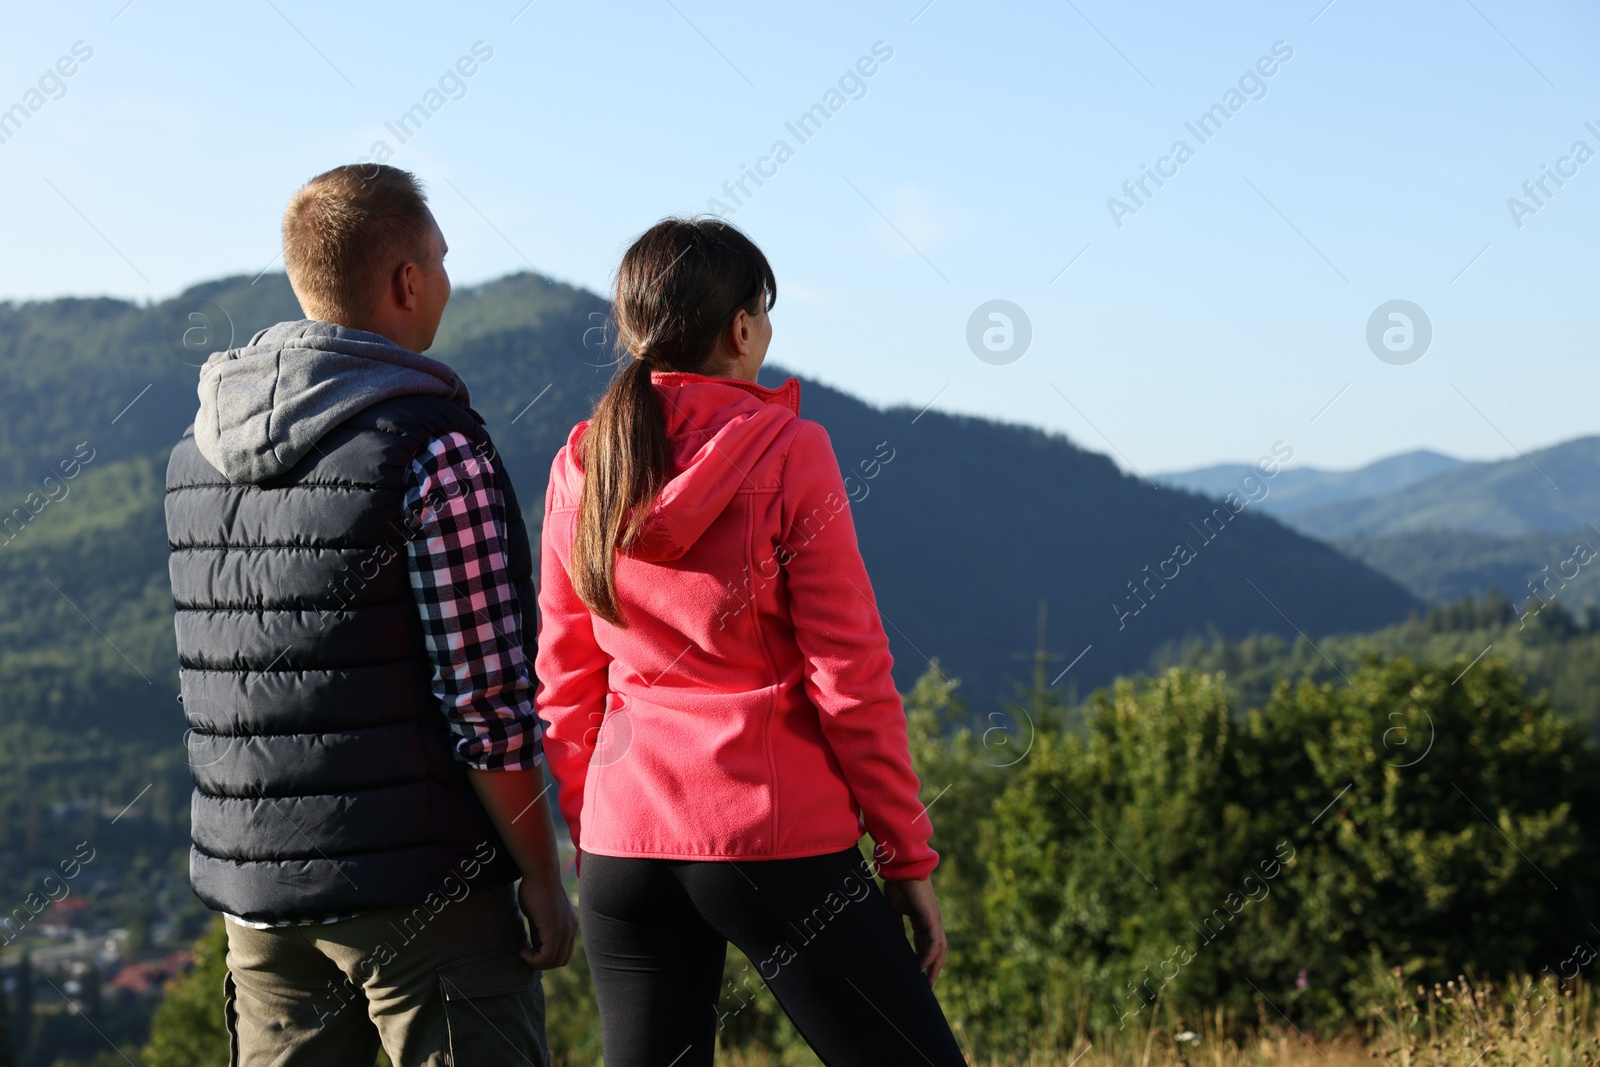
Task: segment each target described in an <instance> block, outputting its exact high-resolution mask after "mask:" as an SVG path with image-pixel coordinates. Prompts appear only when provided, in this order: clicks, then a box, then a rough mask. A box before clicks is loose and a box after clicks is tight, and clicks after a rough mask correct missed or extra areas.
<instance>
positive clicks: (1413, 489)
mask: <svg viewBox="0 0 1600 1067" xmlns="http://www.w3.org/2000/svg"><path fill="white" fill-rule="evenodd" d="M1597 475H1600V435H1594V436H1589V437H1579V438H1575V439H1573V440H1571V441H1563V442H1561V443H1560V444H1555V445H1551V446H1549V447H1548V448H1542V449H1539V450H1538V451H1536V452H1530V453H1528V454H1527V455H1525V456H1516V457H1513V458H1511V459H1503V460H1497V461H1493V462H1487V463H1464V464H1461V465H1460V466H1458V467H1456V468H1454V469H1452V470H1447V471H1444V472H1442V473H1440V474H1436V475H1434V476H1433V477H1430V478H1427V479H1424V480H1422V481H1419V482H1416V483H1413V484H1411V485H1407V486H1403V487H1401V488H1397V489H1394V490H1391V491H1389V492H1386V493H1381V494H1379V495H1377V496H1373V497H1370V498H1368V499H1365V500H1359V501H1351V502H1347V503H1342V504H1337V505H1326V506H1323V507H1318V508H1309V509H1306V510H1303V511H1298V512H1296V513H1295V514H1294V515H1293V516H1292V517H1290V519H1289V520H1288V521H1290V522H1291V524H1292V525H1294V526H1295V527H1296V528H1298V529H1300V530H1303V531H1305V532H1306V533H1309V534H1311V535H1312V536H1314V537H1323V538H1331V537H1348V536H1354V535H1365V536H1385V535H1395V534H1404V533H1412V532H1416V531H1420V530H1429V529H1436V530H1456V531H1460V532H1463V533H1477V534H1487V535H1490V536H1494V537H1521V536H1523V535H1526V534H1533V533H1564V532H1566V531H1568V530H1576V529H1579V528H1581V527H1582V526H1584V524H1585V523H1589V522H1597V521H1600V477H1597Z"/></svg>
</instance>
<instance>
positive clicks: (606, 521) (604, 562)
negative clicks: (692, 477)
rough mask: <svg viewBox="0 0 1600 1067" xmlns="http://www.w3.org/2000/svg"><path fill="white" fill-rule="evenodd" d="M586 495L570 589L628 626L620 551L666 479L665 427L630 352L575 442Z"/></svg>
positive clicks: (646, 367) (646, 370)
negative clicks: (620, 593) (620, 598)
mask: <svg viewBox="0 0 1600 1067" xmlns="http://www.w3.org/2000/svg"><path fill="white" fill-rule="evenodd" d="M579 449H580V454H581V459H582V462H583V497H582V499H581V501H580V502H579V505H578V528H577V532H576V534H575V535H574V537H573V541H572V588H573V590H574V591H575V592H576V593H577V594H578V599H580V600H582V601H583V602H584V603H585V604H586V605H588V608H589V610H590V611H592V612H594V614H596V615H597V616H599V617H600V618H602V619H604V620H605V621H606V622H609V623H611V624H612V625H613V626H626V625H627V624H626V623H625V622H624V621H623V619H622V608H621V606H620V605H619V604H618V603H617V552H618V550H622V551H626V550H627V549H628V548H630V547H631V546H632V545H633V542H634V540H635V539H636V538H637V537H638V536H639V531H640V530H641V529H643V527H644V523H645V520H646V519H647V518H648V517H649V514H650V512H649V508H648V504H649V503H650V502H652V501H654V500H655V497H656V494H657V493H659V492H660V491H661V487H662V486H663V485H665V484H666V481H667V475H668V469H667V467H668V457H667V425H666V420H665V419H663V418H662V416H661V405H660V403H659V402H658V401H657V400H656V393H655V387H654V386H652V385H651V384H650V363H649V361H648V360H645V359H640V358H638V357H634V358H633V359H632V360H631V361H630V362H629V364H628V366H627V367H626V368H624V369H623V371H622V373H621V374H619V375H618V376H617V378H616V380H615V381H614V382H612V384H611V388H609V389H607V390H606V393H605V395H604V396H603V397H601V398H600V403H599V404H597V405H596V406H595V409H594V417H593V418H592V419H591V420H590V422H589V425H588V427H587V428H586V429H585V430H584V432H583V439H582V441H581V442H580V443H579Z"/></svg>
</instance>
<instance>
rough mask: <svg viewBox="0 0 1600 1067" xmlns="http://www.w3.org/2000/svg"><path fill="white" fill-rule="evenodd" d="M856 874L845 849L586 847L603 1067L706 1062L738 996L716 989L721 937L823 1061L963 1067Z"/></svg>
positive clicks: (913, 962)
mask: <svg viewBox="0 0 1600 1067" xmlns="http://www.w3.org/2000/svg"><path fill="white" fill-rule="evenodd" d="M869 870H870V868H868V867H867V866H866V864H865V862H864V860H863V858H862V856H861V853H860V852H858V851H856V850H855V849H854V848H848V849H845V850H843V851H841V852H835V853H831V854H829V855H826V856H807V857H805V858H802V859H785V860H739V861H737V862H734V861H727V860H706V861H697V860H659V859H638V858H619V857H612V856H596V855H592V854H590V853H587V852H585V853H584V854H583V861H582V864H581V867H580V871H581V876H580V879H579V890H580V892H579V910H580V913H581V917H582V923H583V946H584V953H585V954H586V955H587V956H588V959H589V970H590V972H591V973H592V974H593V976H594V986H595V992H596V993H597V994H598V996H599V1001H600V1028H601V1038H602V1042H603V1044H604V1051H605V1061H606V1067H644V1065H652V1067H706V1065H709V1064H710V1063H711V1062H712V1057H713V1054H714V1051H715V1047H716V1037H717V1030H718V1021H719V1019H721V1018H723V1017H725V1016H728V1015H731V1014H733V1013H736V1012H737V1011H738V1010H739V1009H740V1007H741V1006H742V1005H743V1004H745V1003H747V1002H748V1000H749V998H750V995H751V991H750V990H745V989H742V988H734V989H728V990H726V991H724V990H723V989H722V988H721V987H722V985H723V982H722V966H723V958H724V955H725V954H726V952H727V947H728V942H729V941H732V942H733V943H734V944H735V945H738V946H739V948H740V949H741V950H742V951H743V952H744V953H745V955H746V956H748V957H750V962H751V963H752V964H753V965H754V968H755V970H757V971H759V972H760V974H761V978H762V979H765V980H766V983H767V985H768V986H769V987H771V989H772V992H773V994H774V995H776V996H777V998H778V1003H779V1004H781V1005H782V1006H783V1010H784V1011H786V1012H787V1013H788V1014H789V1018H790V1019H791V1020H793V1022H794V1025H795V1027H796V1028H797V1029H798V1030H799V1031H800V1034H801V1036H802V1037H804V1038H805V1039H806V1041H808V1042H809V1043H810V1044H811V1047H812V1048H813V1049H814V1050H815V1051H816V1053H817V1055H818V1056H819V1057H820V1058H821V1060H822V1062H823V1063H825V1064H827V1065H828V1067H850V1065H856V1064H861V1065H867V1064H871V1065H873V1067H879V1065H882V1064H922V1063H927V1064H930V1065H932V1067H947V1065H953V1064H962V1065H965V1063H966V1060H965V1059H964V1058H963V1057H962V1055H961V1050H960V1048H958V1047H957V1045H956V1041H955V1038H954V1037H953V1036H952V1035H951V1033H950V1026H949V1024H948V1023H947V1022H945V1018H944V1012H942V1011H941V1010H940V1008H939V1002H938V1001H937V1000H935V999H934V995H933V991H932V990H931V989H929V988H928V980H927V978H926V977H925V976H924V975H923V974H922V973H921V972H919V971H918V970H917V959H916V954H915V953H914V952H913V951H912V949H911V945H910V943H909V942H908V941H907V939H906V935H905V927H904V925H903V921H902V920H901V918H900V917H899V916H897V915H895V914H894V912H892V911H890V910H889V903H888V901H886V900H885V899H884V897H883V893H882V891H881V890H879V888H878V884H877V882H875V881H874V880H873V879H872V877H871V876H870V874H869ZM755 981H756V980H755V978H754V975H752V976H751V983H750V984H751V986H752V988H758V987H756V986H755Z"/></svg>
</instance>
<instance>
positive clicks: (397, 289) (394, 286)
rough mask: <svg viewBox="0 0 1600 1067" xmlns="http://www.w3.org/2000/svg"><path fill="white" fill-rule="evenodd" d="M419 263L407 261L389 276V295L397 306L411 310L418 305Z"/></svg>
mask: <svg viewBox="0 0 1600 1067" xmlns="http://www.w3.org/2000/svg"><path fill="white" fill-rule="evenodd" d="M416 271H417V265H416V264H415V263H411V262H406V263H402V264H400V265H399V266H398V267H396V268H395V269H394V273H393V274H392V275H390V277H389V296H390V299H392V300H393V301H394V304H395V307H397V308H400V309H402V310H404V311H411V310H413V309H414V308H415V307H416V306H417V285H416V283H417V275H416Z"/></svg>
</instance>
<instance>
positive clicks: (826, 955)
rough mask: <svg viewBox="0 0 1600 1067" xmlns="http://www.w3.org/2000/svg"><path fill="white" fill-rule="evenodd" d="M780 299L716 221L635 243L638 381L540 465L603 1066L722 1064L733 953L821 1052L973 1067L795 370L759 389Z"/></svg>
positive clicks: (565, 806)
mask: <svg viewBox="0 0 1600 1067" xmlns="http://www.w3.org/2000/svg"><path fill="white" fill-rule="evenodd" d="M776 297H777V283H776V281H775V280H774V278H773V275H772V269H771V267H769V266H768V264H767V260H766V257H765V256H763V255H762V254H761V251H760V250H759V249H758V248H756V246H755V245H754V244H752V243H751V241H750V240H749V238H747V237H746V236H745V235H744V234H742V233H741V232H739V231H738V230H737V229H735V228H734V227H732V226H730V225H728V224H727V223H725V222H722V221H719V220H717V219H707V218H696V219H668V220H666V221H663V222H661V223H658V224H657V225H656V226H654V227H652V228H651V229H650V230H648V231H647V232H646V233H645V234H644V235H643V236H641V237H640V238H639V239H638V240H637V241H635V242H634V244H633V246H632V247H631V248H629V249H628V251H627V253H626V255H624V256H623V259H622V265H621V267H620V268H619V269H618V273H617V285H616V297H615V311H616V318H617V326H618V345H619V348H621V349H625V350H626V357H625V358H627V360H628V363H627V366H626V367H624V368H623V370H622V371H621V373H620V374H619V375H618V376H617V377H616V379H615V380H614V381H613V382H612V383H611V386H610V388H609V389H608V390H607V391H606V393H605V395H604V396H602V397H601V398H600V401H599V403H598V404H597V405H596V406H595V411H594V416H593V418H592V419H590V420H588V421H587V422H581V423H579V424H578V425H577V426H575V427H574V428H573V430H572V434H571V436H570V437H569V439H568V441H567V444H566V446H565V447H564V448H562V449H561V451H560V452H559V453H558V454H557V455H556V458H555V462H554V464H553V466H552V468H551V473H550V488H549V493H548V496H547V498H546V501H545V518H544V534H543V548H542V559H541V570H542V580H541V582H540V590H539V608H540V615H541V629H540V634H539V654H538V660H537V673H538V676H539V680H540V686H539V692H538V698H537V699H538V708H539V714H540V716H541V717H542V718H543V719H544V720H545V722H546V724H547V732H546V735H545V750H546V753H547V758H548V760H549V764H550V770H551V772H552V773H553V774H554V776H555V778H556V782H557V784H558V785H559V787H560V793H559V797H560V804H561V809H562V812H563V814H564V815H565V816H566V820H567V825H568V827H569V828H570V829H571V831H572V840H573V843H574V844H575V845H577V846H578V848H579V880H580V881H579V886H580V922H581V924H582V929H583V936H584V946H585V951H586V953H587V955H588V960H589V967H590V970H591V972H592V973H593V976H594V983H595V990H596V993H597V994H598V997H599V1005H600V1021H601V1029H602V1035H603V1042H604V1052H605V1061H606V1063H607V1064H608V1065H609V1067H631V1065H635V1064H646V1063H648V1064H660V1065H663V1067H665V1065H668V1064H671V1065H674V1067H690V1065H692V1064H710V1063H711V1062H712V1055H713V1048H714V1044H715V1040H716V1034H717V1031H718V1030H719V1029H720V1028H721V1026H722V1025H723V1024H724V1023H725V1022H726V1020H727V1019H728V1018H729V1017H730V1016H731V1015H732V1014H734V1013H735V1012H737V1011H738V1010H739V1008H740V1007H741V1006H742V1005H743V1004H745V1003H747V1002H748V990H753V989H754V988H755V985H754V981H753V979H754V976H753V975H752V976H751V981H749V982H741V983H739V984H738V985H737V986H735V985H734V984H733V983H730V988H729V989H728V990H727V991H726V994H724V991H723V990H722V989H721V988H720V987H721V985H722V972H723V961H724V956H725V953H726V951H727V942H729V941H732V942H733V943H734V944H736V945H738V946H739V948H740V949H742V950H743V951H744V952H745V954H746V955H747V956H749V958H750V960H751V962H752V963H753V964H754V965H755V967H756V969H757V970H758V971H759V972H760V976H761V978H762V979H763V980H765V981H766V982H767V984H768V985H769V986H770V987H771V989H772V991H773V993H774V994H775V995H776V996H777V998H778V1001H779V1003H781V1004H782V1005H783V1008H784V1010H785V1011H786V1012H788V1014H789V1017H790V1018H791V1019H792V1020H793V1021H794V1023H795V1026H796V1027H797V1028H798V1030H799V1031H800V1033H801V1034H802V1035H803V1036H804V1037H805V1038H806V1040H807V1041H808V1042H810V1044H811V1046H812V1048H813V1049H815V1050H816V1051H817V1053H818V1054H819V1055H820V1056H821V1057H822V1059H823V1060H824V1062H826V1063H828V1064H884V1063H912V1062H916V1063H921V1062H923V1061H926V1062H928V1063H931V1064H935V1065H936V1067H944V1065H945V1064H959V1063H964V1062H965V1061H964V1060H963V1059H962V1056H961V1052H960V1050H959V1049H958V1048H957V1046H956V1043H955V1040H954V1038H953V1037H952V1036H951V1034H950V1029H949V1026H948V1025H947V1023H946V1022H945V1019H944V1015H943V1013H942V1012H941V1011H940V1009H939V1005H938V1002H937V1001H936V1000H935V999H934V996H933V991H932V986H933V983H934V980H935V979H936V978H937V977H938V973H939V969H940V967H941V966H942V965H943V963H944V957H945V939H944V930H943V925H942V923H941V920H940V917H939V905H938V902H937V900H936V899H935V897H934V893H933V888H932V886H931V884H930V883H929V881H928V876H929V874H930V873H931V872H932V870H933V868H934V865H935V864H936V863H937V862H938V855H937V853H935V852H934V851H933V849H932V848H930V847H929V846H928V837H929V835H930V834H931V833H932V827H931V825H930V824H929V820H928V815H927V812H926V810H925V809H924V808H923V806H922V805H921V803H920V802H919V801H918V799H917V791H918V788H919V782H918V780H917V777H916V775H915V774H914V773H913V771H912V769H911V760H910V755H909V752H908V749H907V745H906V731H905V715H904V712H903V710H902V708H901V705H900V697H899V694H898V693H897V692H896V691H895V688H894V683H893V680H892V679H891V678H890V675H889V666H890V657H889V647H888V640H887V639H886V637H885V636H884V632H883V627H882V626H881V624H880V623H879V619H878V612H877V607H876V605H875V603H874V601H873V598H872V588H871V586H870V585H869V584H868V581H867V575H866V570H865V568H864V566H863V564H862V560H861V554H860V551H859V550H858V549H857V547H856V538H855V530H854V527H853V526H852V524H851V519H850V511H849V507H848V504H847V500H846V494H845V489H844V484H843V480H842V478H841V476H840V472H839V466H838V462H837V461H836V459H835V458H834V454H833V449H832V446H831V445H830V443H829V441H828V435H827V434H826V433H825V432H824V431H823V429H822V427H821V426H819V425H817V424H816V423H814V422H807V421H806V420H804V419H801V418H800V417H799V414H798V408H799V383H798V382H797V381H796V380H795V379H793V378H791V379H789V380H788V381H786V382H785V383H784V384H783V385H782V386H781V387H779V388H777V389H766V388H763V387H762V386H760V385H757V384H756V371H757V369H758V368H760V366H761V361H762V359H763V358H764V357H765V356H766V352H767V345H768V342H769V341H770V340H771V338H772V324H771V321H770V319H769V318H768V316H767V312H768V310H769V309H770V308H771V306H772V304H773V302H774V301H775V299H776ZM863 827H864V828H865V829H866V830H867V831H869V832H870V833H871V835H872V838H873V840H874V842H875V844H876V850H875V852H874V857H873V861H872V862H868V861H864V860H863V858H862V855H861V853H860V851H859V848H858V845H857V842H858V840H859V839H860V837H861V834H862V830H863ZM878 872H881V873H882V875H883V877H884V878H885V880H886V882H887V884H886V886H885V888H884V889H883V890H882V891H880V890H879V889H878V886H877V883H876V881H875V880H874V878H873V874H874V873H878ZM899 916H905V917H908V918H909V919H910V920H911V925H912V930H913V935H914V938H915V942H916V949H915V952H913V950H912V947H911V945H909V944H908V943H907V941H906V936H905V929H904V926H903V925H902V921H901V919H900V918H899ZM746 987H747V988H746Z"/></svg>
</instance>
